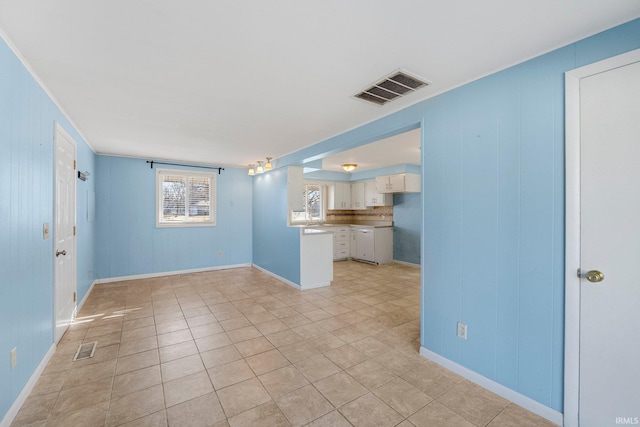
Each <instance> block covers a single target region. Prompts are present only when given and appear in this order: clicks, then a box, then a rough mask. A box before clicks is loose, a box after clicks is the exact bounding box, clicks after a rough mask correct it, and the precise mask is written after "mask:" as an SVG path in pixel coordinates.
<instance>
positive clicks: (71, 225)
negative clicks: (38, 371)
mask: <svg viewBox="0 0 640 427" xmlns="http://www.w3.org/2000/svg"><path fill="white" fill-rule="evenodd" d="M75 157H76V143H75V141H74V140H73V139H72V138H71V137H70V136H69V135H68V134H67V133H66V132H65V131H64V130H63V129H62V128H61V127H60V126H59V125H56V133H55V163H56V164H55V219H54V221H55V229H54V239H55V247H54V255H55V269H54V270H55V273H54V274H55V291H54V294H55V304H54V305H55V308H54V310H55V324H56V326H55V342H56V343H57V342H58V341H60V338H62V335H64V333H65V331H66V330H67V328H68V327H69V323H71V320H73V316H74V314H75V309H76V239H75V222H76V181H75Z"/></svg>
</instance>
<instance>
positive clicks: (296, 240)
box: [245, 168, 300, 285]
mask: <svg viewBox="0 0 640 427" xmlns="http://www.w3.org/2000/svg"><path fill="white" fill-rule="evenodd" d="M245 173H246V172H245ZM287 215H288V213H287V168H280V169H274V170H272V171H270V172H267V173H264V174H261V175H255V176H254V177H253V263H254V264H256V265H257V266H259V267H261V268H264V269H265V270H268V271H270V272H272V273H274V274H276V275H278V276H280V277H283V278H285V279H287V280H289V281H291V282H293V283H295V284H297V285H299V284H300V229H299V228H295V227H287Z"/></svg>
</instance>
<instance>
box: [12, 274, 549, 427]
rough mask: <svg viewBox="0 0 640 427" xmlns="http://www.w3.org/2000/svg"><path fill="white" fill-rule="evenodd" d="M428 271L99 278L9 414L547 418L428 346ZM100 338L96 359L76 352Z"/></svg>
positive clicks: (20, 418) (386, 420)
mask: <svg viewBox="0 0 640 427" xmlns="http://www.w3.org/2000/svg"><path fill="white" fill-rule="evenodd" d="M419 281H420V270H419V269H415V268H411V267H406V266H402V265H398V264H391V265H383V266H377V267H375V266H370V265H366V264H361V263H356V262H349V261H345V262H338V263H335V280H334V282H333V284H332V285H331V286H330V287H329V288H322V289H317V290H310V291H304V292H300V291H297V290H295V289H293V288H291V287H289V286H288V285H286V284H283V283H281V282H279V281H278V280H275V279H273V278H271V277H270V276H268V275H266V274H264V273H262V272H260V271H258V270H256V269H252V268H239V269H230V270H219V271H213V272H206V273H197V274H189V275H181V276H167V277H161V278H154V279H146V280H136V281H126V282H118V283H110V284H102V285H96V286H95V288H94V290H93V291H92V293H91V295H90V296H89V298H88V299H87V302H86V303H85V305H84V307H83V308H82V310H81V312H80V313H79V315H78V318H77V320H76V321H75V322H74V324H73V325H71V327H70V328H69V330H68V331H67V333H66V334H65V335H64V337H63V338H62V340H61V342H60V344H59V346H58V348H57V350H56V353H55V355H54V356H53V358H52V359H51V361H50V362H49V364H48V365H47V367H46V369H45V371H44V373H43V375H42V376H41V377H40V380H39V381H38V383H37V385H36V386H35V388H34V390H33V392H32V393H31V395H30V396H29V397H28V399H27V401H26V402H25V404H24V405H23V407H22V409H21V410H20V412H19V413H18V415H17V416H16V419H15V420H14V422H13V424H12V426H15V427H18V426H27V425H29V426H103V425H104V426H120V425H124V426H166V425H169V426H219V427H221V426H231V427H236V426H252V427H254V426H269V427H272V426H289V425H294V426H304V425H309V426H316V427H319V426H331V427H340V426H352V425H353V426H381V427H384V426H402V427H410V426H452V427H453V426H454V427H465V426H487V425H488V426H490V427H500V426H532V427H533V426H535V427H541V426H551V425H553V424H551V423H549V422H547V421H546V420H544V419H542V418H540V417H538V416H536V415H534V414H532V413H530V412H528V411H526V410H524V409H522V408H520V407H519V406H517V405H515V404H513V403H510V402H509V401H507V400H505V399H503V398H501V397H499V396H497V395H495V394H493V393H491V392H489V391H487V390H485V389H483V388H481V387H479V386H477V385H475V384H473V383H471V382H469V381H467V380H465V379H463V378H462V377H460V376H458V375H456V374H454V373H452V372H450V371H448V370H446V369H444V368H442V367H440V366H438V365H436V364H435V363H433V362H430V361H428V360H426V359H424V358H422V357H421V356H419V354H418V347H419V331H420V325H419V318H420V305H419V296H420V287H419V286H420V285H419ZM92 341H97V342H98V346H97V350H96V352H95V355H94V357H93V358H91V359H88V360H84V361H77V362H72V358H73V355H74V353H75V351H76V349H77V348H78V345H79V344H80V343H83V342H92Z"/></svg>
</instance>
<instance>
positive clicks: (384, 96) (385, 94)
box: [355, 71, 429, 105]
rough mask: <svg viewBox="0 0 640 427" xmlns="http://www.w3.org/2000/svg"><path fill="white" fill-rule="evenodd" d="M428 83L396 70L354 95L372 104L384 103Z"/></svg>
mask: <svg viewBox="0 0 640 427" xmlns="http://www.w3.org/2000/svg"><path fill="white" fill-rule="evenodd" d="M428 84H429V83H427V82H425V81H423V80H420V79H418V78H416V77H414V76H411V75H409V74H407V73H406V72H404V71H397V72H395V73H392V74H391V75H390V76H388V77H385V78H384V79H382V80H381V81H379V82H378V83H376V84H374V85H372V86H371V87H369V88H367V89H365V90H363V91H362V92H360V93H359V94H357V95H355V97H356V98H359V99H362V100H364V101H369V102H373V103H374V104H378V105H384V104H386V103H387V102H389V101H393V100H394V99H396V98H399V97H401V96H404V95H407V94H409V93H411V92H413V91H415V90H418V89H420V88H421V87H424V86H427V85H428Z"/></svg>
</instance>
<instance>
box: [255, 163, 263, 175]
mask: <svg viewBox="0 0 640 427" xmlns="http://www.w3.org/2000/svg"><path fill="white" fill-rule="evenodd" d="M256 173H264V168H263V167H262V161H261V160H258V167H257V168H256Z"/></svg>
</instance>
